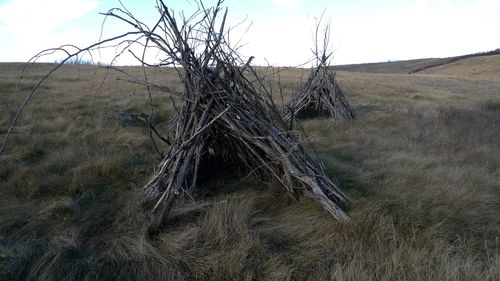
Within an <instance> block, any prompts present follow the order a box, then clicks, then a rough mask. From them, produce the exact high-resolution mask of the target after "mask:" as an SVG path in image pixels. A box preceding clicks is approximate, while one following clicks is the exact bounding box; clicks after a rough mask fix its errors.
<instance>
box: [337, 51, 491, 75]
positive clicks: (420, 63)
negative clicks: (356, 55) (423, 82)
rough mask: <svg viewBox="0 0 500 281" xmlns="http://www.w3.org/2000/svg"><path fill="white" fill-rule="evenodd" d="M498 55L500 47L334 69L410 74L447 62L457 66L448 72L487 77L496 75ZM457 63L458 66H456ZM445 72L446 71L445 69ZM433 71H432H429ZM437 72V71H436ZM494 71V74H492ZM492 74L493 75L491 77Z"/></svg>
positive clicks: (342, 66) (437, 66) (446, 63)
mask: <svg viewBox="0 0 500 281" xmlns="http://www.w3.org/2000/svg"><path fill="white" fill-rule="evenodd" d="M498 55H500V49H497V50H493V51H489V52H483V53H475V54H469V55H463V56H456V57H447V58H426V59H414V60H401V61H390V62H379V63H362V64H348V65H338V66H335V69H336V70H340V71H349V72H363V73H382V74H412V73H419V72H426V71H427V70H430V69H433V68H437V69H441V68H443V69H447V66H448V65H449V64H451V65H453V67H452V68H453V69H454V68H459V69H456V70H450V71H451V72H450V73H454V71H458V72H459V73H462V74H464V75H465V76H470V75H472V76H474V75H475V73H476V72H477V71H478V70H480V71H481V72H483V73H486V74H487V75H488V77H487V78H489V79H490V78H493V79H494V80H496V81H498V79H497V78H496V77H497V76H498V75H497V74H496V73H498V67H497V66H495V63H496V65H498V58H497V57H498ZM457 64H458V66H456V65H457ZM464 67H468V68H473V69H475V70H473V71H472V70H469V71H467V72H463V70H460V68H464ZM445 72H446V71H445ZM429 73H434V72H432V71H431V72H429ZM436 73H437V72H436ZM492 73H495V74H492ZM492 76H493V77H492Z"/></svg>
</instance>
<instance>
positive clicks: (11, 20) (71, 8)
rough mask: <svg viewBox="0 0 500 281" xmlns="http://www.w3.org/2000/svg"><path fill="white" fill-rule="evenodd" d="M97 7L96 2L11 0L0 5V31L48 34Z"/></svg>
mask: <svg viewBox="0 0 500 281" xmlns="http://www.w3.org/2000/svg"><path fill="white" fill-rule="evenodd" d="M98 6H99V1H98V0H44V1H40V0H11V1H8V2H6V3H5V4H2V5H0V30H1V31H3V32H23V31H30V30H35V31H45V32H50V31H52V30H54V29H56V28H59V27H61V26H62V25H63V24H65V23H67V22H69V21H71V20H74V19H78V18H80V17H81V16H83V15H84V14H86V13H88V12H90V11H92V10H93V9H95V8H97V7H98Z"/></svg>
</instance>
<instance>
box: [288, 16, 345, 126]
mask: <svg viewBox="0 0 500 281" xmlns="http://www.w3.org/2000/svg"><path fill="white" fill-rule="evenodd" d="M328 31H329V27H328V26H327V28H326V30H325V37H324V46H323V50H322V51H321V52H322V53H321V54H320V53H319V52H318V48H317V45H318V43H317V36H316V51H313V53H314V55H315V57H316V66H315V67H314V68H313V69H312V70H311V73H310V74H309V78H308V79H307V80H306V82H305V83H304V85H303V86H302V87H301V89H300V91H299V92H298V94H297V95H296V96H294V97H293V98H292V100H291V101H290V103H289V104H288V106H287V107H286V109H285V112H284V114H283V119H284V121H285V122H286V123H290V124H292V123H293V119H294V118H295V117H297V116H300V115H308V116H329V117H330V118H332V119H333V120H352V119H354V111H353V110H352V109H351V106H350V105H349V102H348V101H347V99H346V97H345V96H344V93H343V92H342V89H341V88H340V86H339V83H338V81H337V79H336V77H335V71H334V70H333V68H332V66H330V63H329V58H330V57H331V55H332V53H328V54H327V49H328ZM316 35H317V29H316Z"/></svg>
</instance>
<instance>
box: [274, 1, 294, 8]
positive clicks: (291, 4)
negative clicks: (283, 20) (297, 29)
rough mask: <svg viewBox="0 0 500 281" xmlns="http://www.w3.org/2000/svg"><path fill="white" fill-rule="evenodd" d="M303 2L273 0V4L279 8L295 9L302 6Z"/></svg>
mask: <svg viewBox="0 0 500 281" xmlns="http://www.w3.org/2000/svg"><path fill="white" fill-rule="evenodd" d="M300 1H301V0H273V4H274V5H275V6H278V7H288V8H295V7H298V6H299V5H300Z"/></svg>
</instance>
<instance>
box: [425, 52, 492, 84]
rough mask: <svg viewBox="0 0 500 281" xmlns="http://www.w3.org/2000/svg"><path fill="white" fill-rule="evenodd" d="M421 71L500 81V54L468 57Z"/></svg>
mask: <svg viewBox="0 0 500 281" xmlns="http://www.w3.org/2000/svg"><path fill="white" fill-rule="evenodd" d="M420 73H421V74H431V75H446V76H460V77H472V78H477V79H482V80H492V81H500V55H494V56H481V57H472V58H466V59H463V60H459V61H456V62H453V63H449V64H445V65H441V66H437V67H433V68H429V69H426V70H424V71H422V72H420Z"/></svg>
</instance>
